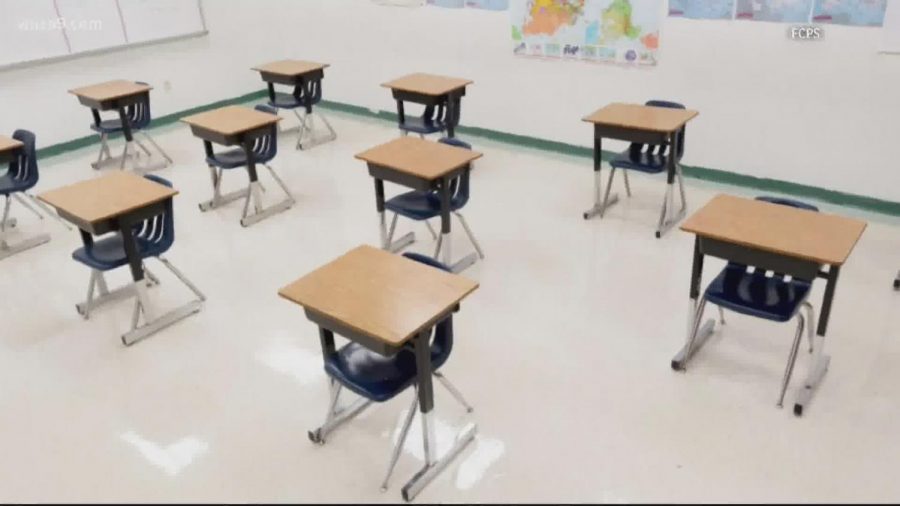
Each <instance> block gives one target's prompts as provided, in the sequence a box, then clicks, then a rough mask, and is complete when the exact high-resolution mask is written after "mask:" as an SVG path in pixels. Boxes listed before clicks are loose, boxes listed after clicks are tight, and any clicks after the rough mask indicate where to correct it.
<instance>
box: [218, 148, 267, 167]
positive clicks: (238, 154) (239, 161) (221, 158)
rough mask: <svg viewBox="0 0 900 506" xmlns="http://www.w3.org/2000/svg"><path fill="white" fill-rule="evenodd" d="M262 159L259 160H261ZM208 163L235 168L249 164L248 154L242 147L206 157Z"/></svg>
mask: <svg viewBox="0 0 900 506" xmlns="http://www.w3.org/2000/svg"><path fill="white" fill-rule="evenodd" d="M259 161H260V160H257V162H259ZM206 163H207V164H208V165H212V166H214V167H221V168H223V169H234V168H236V167H243V166H245V165H247V154H246V153H244V150H243V149H242V148H234V149H228V150H225V151H220V152H218V153H216V154H214V155H213V156H207V157H206Z"/></svg>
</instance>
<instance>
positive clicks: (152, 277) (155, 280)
mask: <svg viewBox="0 0 900 506" xmlns="http://www.w3.org/2000/svg"><path fill="white" fill-rule="evenodd" d="M144 276H146V277H147V279H149V280H150V283H151V284H154V285H158V284H159V278H157V277H156V274H153V273H152V272H151V271H150V269H148V268H147V266H146V265H144Z"/></svg>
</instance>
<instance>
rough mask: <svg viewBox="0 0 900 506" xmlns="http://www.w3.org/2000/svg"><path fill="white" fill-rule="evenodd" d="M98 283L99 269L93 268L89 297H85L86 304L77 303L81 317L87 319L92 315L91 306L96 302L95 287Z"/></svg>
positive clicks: (76, 306)
mask: <svg viewBox="0 0 900 506" xmlns="http://www.w3.org/2000/svg"><path fill="white" fill-rule="evenodd" d="M96 285H97V271H96V270H94V269H91V280H90V281H88V291H87V298H85V299H84V305H79V304H76V305H75V309H76V310H77V311H78V312H79V313H81V317H82V318H84V319H85V320H87V319H89V318H90V317H91V307H92V306H93V303H94V287H95V286H96Z"/></svg>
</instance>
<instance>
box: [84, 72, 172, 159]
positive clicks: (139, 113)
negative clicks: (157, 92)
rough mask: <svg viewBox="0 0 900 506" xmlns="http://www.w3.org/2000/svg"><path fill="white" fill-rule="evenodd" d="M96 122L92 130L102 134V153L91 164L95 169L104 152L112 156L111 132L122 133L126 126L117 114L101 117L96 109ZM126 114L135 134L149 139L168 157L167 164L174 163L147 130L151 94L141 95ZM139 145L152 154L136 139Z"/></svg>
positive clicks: (139, 82) (108, 156) (109, 156)
mask: <svg viewBox="0 0 900 506" xmlns="http://www.w3.org/2000/svg"><path fill="white" fill-rule="evenodd" d="M135 82H136V83H137V84H144V85H146V84H147V83H145V82H143V81H135ZM93 112H94V113H95V114H94V124H92V125H91V130H93V131H95V132H97V133H99V134H100V154H99V155H98V157H97V161H96V162H94V163H93V164H91V166H92V167H94V168H95V169H99V168H100V166H101V165H102V164H103V162H104V160H105V159H104V154H105V155H106V158H112V155H110V153H109V145H108V144H107V141H108V139H109V135H110V134H114V133H122V132H123V131H124V128H123V127H122V120H121V119H120V118H119V117H118V116H117V117H116V118H113V119H101V118H100V114H99V112H98V111H96V110H94V111H93ZM125 116H127V117H128V123H129V124H130V125H131V131H132V133H133V134H135V133H138V134H140V135H141V136H142V137H144V138H145V139H147V141H148V142H150V144H153V147H154V148H156V150H157V151H158V152H159V154H161V155H162V156H163V158H165V159H166V162H167V164H169V165H171V164H172V158H171V157H169V155H168V154H167V153H166V152H165V151H163V149H162V148H161V147H159V144H157V143H156V141H155V140H153V137H150V134H148V133H147V132H146V129H147V128H149V127H150V121H151V116H150V94H149V93H146V94H144V95H142V96H141V100H140V101H139V102H137V103H134V104H131V105H129V106H126V107H125ZM135 142H137V144H138V146H139V147H140V148H141V149H142V150H143V151H144V152H145V153H146V154H147V155H148V156H150V150H148V149H147V147H146V146H144V145H143V144H142V143H141V142H140V141H139V140H137V139H135Z"/></svg>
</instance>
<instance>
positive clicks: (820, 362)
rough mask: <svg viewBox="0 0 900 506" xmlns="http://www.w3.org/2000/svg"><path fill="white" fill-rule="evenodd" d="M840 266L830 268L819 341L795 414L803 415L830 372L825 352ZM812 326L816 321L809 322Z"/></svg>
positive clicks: (828, 357) (817, 332) (820, 316)
mask: <svg viewBox="0 0 900 506" xmlns="http://www.w3.org/2000/svg"><path fill="white" fill-rule="evenodd" d="M839 274H840V267H838V266H835V265H832V266H830V267H829V268H828V276H827V280H828V281H827V284H826V285H825V295H824V296H823V298H822V310H821V312H820V314H819V322H818V329H817V331H816V334H818V336H819V339H818V341H819V342H818V343H816V345H815V346H813V359H812V364H811V365H810V368H809V371H808V372H807V375H806V379H805V380H804V381H803V388H802V389H801V390H800V393H799V394H798V395H797V401H796V402H795V403H794V414H795V415H797V416H802V415H803V411H804V410H805V409H806V406H808V405H809V404H810V402H812V399H813V396H814V395H815V393H816V390H818V388H819V385H821V384H822V379H824V378H825V373H827V372H828V366H829V365H830V364H831V356H830V355H828V354H827V353H825V332H826V331H827V330H828V319H829V317H830V316H831V304H832V302H833V301H834V291H835V289H836V288H837V281H838V275H839ZM807 324H808V325H810V326H812V325H815V324H816V323H815V322H813V321H810V322H807Z"/></svg>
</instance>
